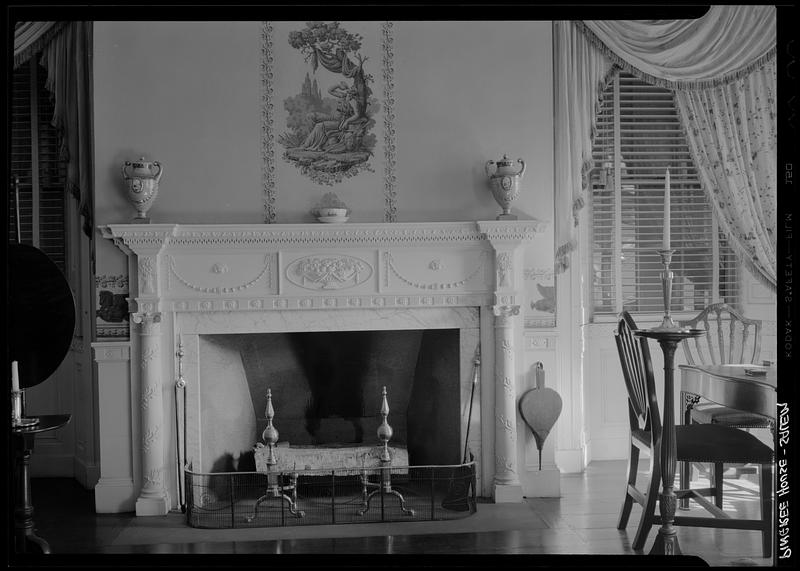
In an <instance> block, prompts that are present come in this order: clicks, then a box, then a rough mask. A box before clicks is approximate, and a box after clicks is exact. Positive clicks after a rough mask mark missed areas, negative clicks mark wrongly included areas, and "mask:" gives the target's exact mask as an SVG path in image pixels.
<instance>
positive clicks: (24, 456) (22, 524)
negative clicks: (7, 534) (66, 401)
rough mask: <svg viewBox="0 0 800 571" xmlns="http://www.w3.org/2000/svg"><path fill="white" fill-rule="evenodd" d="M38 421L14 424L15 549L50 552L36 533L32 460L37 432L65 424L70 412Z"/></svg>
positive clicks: (40, 418)
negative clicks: (30, 423) (31, 473)
mask: <svg viewBox="0 0 800 571" xmlns="http://www.w3.org/2000/svg"><path fill="white" fill-rule="evenodd" d="M37 418H38V419H39V422H38V424H35V425H33V426H19V427H12V428H11V437H12V438H11V440H12V446H13V448H14V464H15V465H14V468H15V469H14V496H15V497H14V549H15V551H16V552H17V553H50V545H49V544H48V543H47V541H45V540H44V539H42V538H41V537H39V536H37V535H36V534H35V533H34V528H33V503H32V502H31V477H30V460H31V453H32V452H33V445H34V442H35V440H36V435H37V434H39V433H41V432H49V431H51V430H56V429H59V428H61V427H62V426H65V425H66V424H67V423H68V422H69V421H70V419H71V418H72V416H71V415H69V414H52V415H42V416H38V417H37Z"/></svg>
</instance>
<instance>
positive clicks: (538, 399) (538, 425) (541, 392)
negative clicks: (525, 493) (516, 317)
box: [518, 361, 562, 470]
mask: <svg viewBox="0 0 800 571" xmlns="http://www.w3.org/2000/svg"><path fill="white" fill-rule="evenodd" d="M534 368H535V375H536V386H535V387H534V388H532V389H530V390H528V391H525V393H524V394H523V395H522V396H521V397H520V399H519V405H518V407H519V414H520V416H521V417H522V420H523V421H525V424H527V425H528V428H530V429H531V432H532V433H533V439H534V440H535V441H536V448H537V449H538V451H539V470H541V469H542V447H543V446H544V441H545V440H546V439H547V436H548V435H549V434H550V431H551V430H552V429H553V426H554V425H555V423H556V421H557V420H558V417H559V416H560V415H561V407H562V401H561V396H560V395H559V394H558V393H557V392H556V391H555V390H553V389H551V388H548V387H545V386H544V365H543V364H542V362H541V361H537V362H536V364H535V365H534Z"/></svg>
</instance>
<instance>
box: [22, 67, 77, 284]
mask: <svg viewBox="0 0 800 571" xmlns="http://www.w3.org/2000/svg"><path fill="white" fill-rule="evenodd" d="M38 61H39V55H38V54H37V55H35V56H34V57H32V58H31V59H30V60H29V61H27V62H26V63H24V64H22V65H20V66H19V67H18V68H17V69H15V70H14V77H13V84H12V89H11V154H10V155H11V156H10V159H11V161H10V165H9V166H10V167H11V173H10V174H11V181H10V182H11V185H10V189H11V191H10V192H9V193H8V194H9V198H8V201H9V202H8V206H9V208H8V214H9V225H8V228H9V236H8V239H9V242H12V243H16V242H17V225H16V207H17V204H16V199H15V193H14V177H18V178H19V216H20V219H19V222H20V224H19V230H20V237H21V241H22V243H23V244H30V245H33V246H36V247H37V248H39V249H40V250H42V251H43V252H44V253H45V254H47V255H48V256H50V258H51V259H52V260H53V262H55V264H56V265H57V266H58V267H59V268H60V269H61V271H62V272H65V273H66V251H65V248H66V246H65V244H66V235H65V207H66V203H65V201H66V190H65V186H66V184H65V183H66V164H65V163H64V161H62V160H60V159H59V144H58V133H57V132H56V129H55V128H54V127H53V126H52V125H51V124H50V120H51V119H52V117H53V103H52V102H51V100H50V94H49V92H48V91H47V90H46V89H45V87H44V84H45V80H46V74H47V72H46V71H45V69H44V68H43V67H42V66H40V65H39V64H38Z"/></svg>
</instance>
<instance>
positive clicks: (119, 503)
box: [94, 478, 137, 514]
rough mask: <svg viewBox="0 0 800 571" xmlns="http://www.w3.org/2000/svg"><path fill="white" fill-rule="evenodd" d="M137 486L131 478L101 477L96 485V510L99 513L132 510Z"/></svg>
mask: <svg viewBox="0 0 800 571" xmlns="http://www.w3.org/2000/svg"><path fill="white" fill-rule="evenodd" d="M136 497H137V495H136V488H135V486H134V483H133V480H132V479H131V478H100V480H99V481H98V482H97V485H96V486H95V487H94V511H95V512H96V513H99V514H107V513H123V512H132V511H135V509H136Z"/></svg>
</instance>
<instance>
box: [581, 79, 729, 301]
mask: <svg viewBox="0 0 800 571" xmlns="http://www.w3.org/2000/svg"><path fill="white" fill-rule="evenodd" d="M597 119H598V120H597V132H596V134H595V139H594V148H593V158H594V161H595V163H594V166H595V169H594V170H593V171H592V177H591V184H592V237H593V242H594V247H593V252H592V273H593V279H592V296H593V300H592V301H593V307H594V312H595V314H616V313H618V312H619V311H621V310H623V309H625V310H628V311H630V312H632V313H663V311H664V302H663V297H662V285H661V277H660V274H661V271H662V270H663V266H662V265H661V259H660V257H659V255H658V254H657V252H656V250H658V249H660V248H661V245H662V237H663V221H664V178H665V173H666V170H667V168H669V172H670V201H671V204H672V208H671V222H672V224H671V245H672V248H673V249H674V250H676V251H675V254H674V255H673V258H672V265H671V266H670V269H671V270H672V271H673V272H674V276H675V277H674V282H673V290H672V300H671V301H672V305H671V310H672V311H683V310H686V311H689V310H691V311H695V310H699V309H701V308H703V307H705V306H706V305H708V304H709V303H712V302H714V301H725V302H727V303H730V304H733V305H736V303H737V301H738V299H737V295H738V293H737V283H738V275H737V265H736V263H735V258H734V256H733V252H732V251H731V249H730V248H729V247H728V244H727V243H726V241H725V238H724V236H722V235H721V234H720V232H719V229H718V227H717V224H716V222H715V221H714V220H713V217H712V211H711V206H710V205H709V203H708V200H707V198H706V195H705V193H704V191H703V189H702V187H701V185H700V181H699V178H698V175H697V169H696V168H695V166H694V163H693V161H692V158H691V156H690V154H689V148H688V145H687V142H686V137H685V135H684V133H683V131H682V128H681V123H680V119H679V117H678V112H677V109H676V107H675V104H674V100H673V97H672V93H671V92H670V91H669V90H667V89H663V88H660V87H655V86H652V85H648V84H646V83H644V82H642V81H640V80H639V79H636V78H635V77H633V76H631V75H629V74H626V73H622V72H620V73H618V74H617V75H616V77H615V78H614V80H613V81H612V82H611V84H610V85H609V87H608V88H607V89H606V90H605V91H604V92H603V94H602V100H601V103H600V106H599V115H598V118H597Z"/></svg>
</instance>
